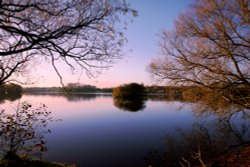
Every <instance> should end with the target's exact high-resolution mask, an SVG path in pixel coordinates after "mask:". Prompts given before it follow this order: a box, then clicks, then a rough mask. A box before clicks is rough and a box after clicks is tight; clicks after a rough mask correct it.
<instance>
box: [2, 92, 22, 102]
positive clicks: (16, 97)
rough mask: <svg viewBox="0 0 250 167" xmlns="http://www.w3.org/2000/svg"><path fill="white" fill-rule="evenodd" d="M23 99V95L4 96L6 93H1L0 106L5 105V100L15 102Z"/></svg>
mask: <svg viewBox="0 0 250 167" xmlns="http://www.w3.org/2000/svg"><path fill="white" fill-rule="evenodd" d="M21 97H22V94H4V93H1V94H0V104H1V103H4V102H5V100H8V101H15V100H18V99H20V98H21Z"/></svg>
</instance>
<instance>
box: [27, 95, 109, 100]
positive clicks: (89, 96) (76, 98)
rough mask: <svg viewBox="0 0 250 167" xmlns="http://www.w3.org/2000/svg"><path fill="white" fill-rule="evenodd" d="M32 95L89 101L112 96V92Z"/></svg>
mask: <svg viewBox="0 0 250 167" xmlns="http://www.w3.org/2000/svg"><path fill="white" fill-rule="evenodd" d="M30 95H32V96H51V97H64V98H66V99H67V101H69V102H78V101H89V100H94V99H96V98H97V97H106V96H108V97H110V96H111V93H79V94H78V93H32V94H30Z"/></svg>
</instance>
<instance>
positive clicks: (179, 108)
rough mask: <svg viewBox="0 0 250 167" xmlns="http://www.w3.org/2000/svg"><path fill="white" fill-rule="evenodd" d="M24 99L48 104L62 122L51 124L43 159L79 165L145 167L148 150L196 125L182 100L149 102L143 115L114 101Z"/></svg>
mask: <svg viewBox="0 0 250 167" xmlns="http://www.w3.org/2000/svg"><path fill="white" fill-rule="evenodd" d="M22 101H29V102H31V103H33V104H39V103H44V104H46V105H47V106H48V107H49V110H50V111H52V115H53V117H54V118H56V119H62V121H61V122H53V123H51V124H50V128H51V130H52V133H51V134H49V135H47V136H46V137H47V139H48V148H49V151H48V152H47V153H46V154H45V155H44V159H47V160H51V161H59V162H67V163H76V164H78V165H79V166H119V167H122V166H136V165H137V166H144V160H143V157H144V156H145V155H146V154H147V152H148V151H149V149H150V148H160V146H161V144H163V138H164V137H165V135H166V134H170V135H174V134H175V133H176V129H177V127H181V128H184V129H186V128H190V127H191V126H192V123H193V122H194V121H195V120H194V117H193V115H192V113H191V108H190V106H189V105H184V104H183V103H180V102H164V101H147V102H146V108H145V109H144V110H143V111H138V112H128V111H123V110H120V109H118V108H116V107H115V106H114V105H113V99H112V98H111V97H97V98H96V99H91V100H86V101H84V100H78V101H70V102H69V101H67V99H66V98H64V97H60V96H57V97H53V96H31V95H30V96H28V95H26V96H23V97H22Z"/></svg>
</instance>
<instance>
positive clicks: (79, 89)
mask: <svg viewBox="0 0 250 167" xmlns="http://www.w3.org/2000/svg"><path fill="white" fill-rule="evenodd" d="M24 92H25V93H58V92H67V93H84V92H86V93H98V92H100V93H111V92H112V88H97V87H96V86H92V85H81V84H77V83H70V84H67V86H65V87H27V88H24Z"/></svg>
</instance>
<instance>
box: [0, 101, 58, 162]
mask: <svg viewBox="0 0 250 167" xmlns="http://www.w3.org/2000/svg"><path fill="white" fill-rule="evenodd" d="M51 121H53V119H52V117H50V112H48V111H47V107H46V106H45V105H43V104H41V105H40V106H39V107H37V108H34V107H33V106H32V105H31V104H29V103H26V102H25V103H21V104H18V106H17V107H13V111H11V112H10V111H8V112H7V111H5V110H1V112H0V155H1V158H2V159H5V160H11V161H17V160H24V159H31V158H32V159H33V158H40V157H41V155H42V153H43V152H46V151H47V147H46V141H45V139H44V135H45V134H46V133H50V130H49V129H48V128H47V126H48V123H49V122H51Z"/></svg>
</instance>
